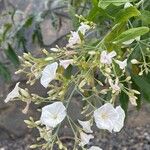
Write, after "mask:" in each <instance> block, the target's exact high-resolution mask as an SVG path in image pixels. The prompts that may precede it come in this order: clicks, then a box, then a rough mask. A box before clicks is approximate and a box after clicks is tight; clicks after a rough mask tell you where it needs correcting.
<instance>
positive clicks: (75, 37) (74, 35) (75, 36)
mask: <svg viewBox="0 0 150 150" xmlns="http://www.w3.org/2000/svg"><path fill="white" fill-rule="evenodd" d="M90 28H91V27H90V26H89V25H88V24H86V23H83V22H81V26H80V27H79V28H78V30H77V31H76V32H75V31H71V37H70V38H69V41H68V44H67V47H70V48H74V46H75V45H77V44H81V42H82V40H81V38H80V33H81V34H82V35H85V33H86V31H88V30H89V29H90Z"/></svg>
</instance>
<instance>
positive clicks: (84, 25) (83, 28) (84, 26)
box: [78, 22, 90, 35]
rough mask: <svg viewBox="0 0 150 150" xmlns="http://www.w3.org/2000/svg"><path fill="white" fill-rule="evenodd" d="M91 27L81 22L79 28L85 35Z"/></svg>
mask: <svg viewBox="0 0 150 150" xmlns="http://www.w3.org/2000/svg"><path fill="white" fill-rule="evenodd" d="M89 29H90V26H89V25H87V24H85V23H83V22H81V26H80V27H79V28H78V31H80V32H81V33H82V34H83V35H85V33H86V31H88V30H89Z"/></svg>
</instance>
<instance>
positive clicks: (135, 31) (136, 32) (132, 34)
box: [113, 27, 149, 44]
mask: <svg viewBox="0 0 150 150" xmlns="http://www.w3.org/2000/svg"><path fill="white" fill-rule="evenodd" d="M147 32H149V28H148V27H138V28H132V29H129V30H126V31H124V32H122V33H121V34H120V35H119V36H117V37H116V38H115V39H114V41H113V43H114V44H119V43H123V42H125V41H129V40H131V39H135V38H136V37H138V36H141V35H143V34H145V33H147Z"/></svg>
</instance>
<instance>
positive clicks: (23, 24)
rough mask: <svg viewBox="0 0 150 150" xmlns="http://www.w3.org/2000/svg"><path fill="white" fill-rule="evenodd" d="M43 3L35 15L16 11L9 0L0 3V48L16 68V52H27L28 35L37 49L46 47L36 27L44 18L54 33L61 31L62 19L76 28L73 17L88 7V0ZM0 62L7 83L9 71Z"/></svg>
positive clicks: (61, 0) (0, 68)
mask: <svg viewBox="0 0 150 150" xmlns="http://www.w3.org/2000/svg"><path fill="white" fill-rule="evenodd" d="M43 3H44V4H45V8H44V9H43V10H39V12H38V13H30V14H26V12H22V11H21V10H18V8H17V7H16V6H15V4H12V3H11V1H9V0H6V1H4V0H2V1H1V4H2V7H3V10H2V13H1V14H0V18H1V20H3V19H4V21H3V22H2V23H1V26H0V49H1V51H3V53H4V55H5V56H6V57H7V59H8V60H9V61H10V62H11V63H13V64H14V66H15V67H17V66H18V65H19V59H18V56H17V55H18V50H21V51H22V52H28V47H27V44H28V42H29V40H30V39H29V35H28V34H30V35H31V36H32V39H31V40H32V42H31V43H33V44H38V45H39V46H40V47H45V46H46V47H49V46H50V45H45V44H44V43H43V37H42V33H41V27H40V24H41V23H42V22H43V21H44V20H45V19H47V18H50V19H51V24H52V26H53V27H54V28H55V29H56V30H59V29H60V28H61V22H62V17H65V18H68V19H72V20H73V24H74V26H76V22H77V21H76V18H75V17H74V16H75V14H76V13H77V14H87V12H88V10H89V7H90V5H89V1H85V0H79V1H76V0H55V1H54V0H45V1H43ZM6 4H7V6H6ZM0 61H1V64H2V65H1V66H0V75H1V76H3V78H4V79H5V80H6V81H8V80H10V79H11V78H10V77H11V75H10V72H9V71H8V68H7V66H5V63H3V62H2V60H0ZM8 76H9V78H8Z"/></svg>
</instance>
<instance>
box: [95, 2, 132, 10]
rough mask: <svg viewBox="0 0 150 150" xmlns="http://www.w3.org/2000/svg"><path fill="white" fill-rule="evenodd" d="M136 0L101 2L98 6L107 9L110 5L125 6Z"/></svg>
mask: <svg viewBox="0 0 150 150" xmlns="http://www.w3.org/2000/svg"><path fill="white" fill-rule="evenodd" d="M132 1H134V0H100V1H99V3H98V6H99V7H101V8H103V9H105V8H106V7H107V6H109V5H110V4H113V5H115V6H120V5H124V4H125V3H127V2H132Z"/></svg>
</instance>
